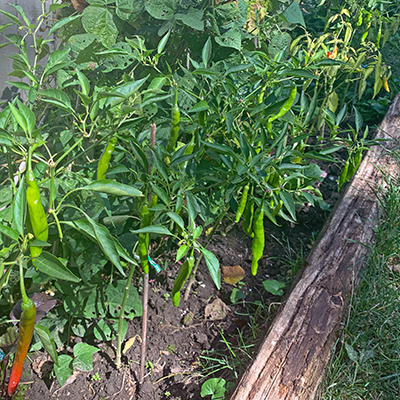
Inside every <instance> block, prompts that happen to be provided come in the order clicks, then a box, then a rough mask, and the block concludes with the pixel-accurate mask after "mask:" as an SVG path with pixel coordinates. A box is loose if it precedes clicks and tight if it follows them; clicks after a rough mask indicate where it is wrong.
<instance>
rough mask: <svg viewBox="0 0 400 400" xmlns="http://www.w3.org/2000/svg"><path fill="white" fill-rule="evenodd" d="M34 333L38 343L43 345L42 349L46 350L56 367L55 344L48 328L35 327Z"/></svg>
mask: <svg viewBox="0 0 400 400" xmlns="http://www.w3.org/2000/svg"><path fill="white" fill-rule="evenodd" d="M35 332H36V333H37V335H38V336H39V339H40V341H41V342H42V344H43V347H44V348H45V349H46V351H47V353H48V354H49V356H50V357H51V359H52V360H53V362H54V363H55V364H56V365H57V366H58V365H59V363H58V354H57V350H56V344H55V342H54V339H53V337H52V336H51V333H50V331H49V329H48V328H46V327H45V326H43V325H38V324H36V325H35Z"/></svg>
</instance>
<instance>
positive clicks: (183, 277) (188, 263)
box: [171, 249, 194, 307]
mask: <svg viewBox="0 0 400 400" xmlns="http://www.w3.org/2000/svg"><path fill="white" fill-rule="evenodd" d="M193 254H194V249H192V251H191V253H190V256H188V257H187V258H186V260H185V262H184V263H183V264H182V265H181V267H180V268H179V272H178V275H177V276H176V278H175V281H174V286H173V288H172V292H171V297H172V304H173V305H174V306H175V307H178V306H179V303H180V302H181V293H180V291H181V289H182V287H183V285H184V283H185V282H186V281H187V279H188V278H189V276H190V273H191V272H192V268H193V265H194V257H193Z"/></svg>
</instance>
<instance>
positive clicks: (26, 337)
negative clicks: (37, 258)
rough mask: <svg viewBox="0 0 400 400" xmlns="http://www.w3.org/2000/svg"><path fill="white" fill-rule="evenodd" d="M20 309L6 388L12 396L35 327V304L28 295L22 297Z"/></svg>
mask: <svg viewBox="0 0 400 400" xmlns="http://www.w3.org/2000/svg"><path fill="white" fill-rule="evenodd" d="M21 309H22V314H21V319H20V322H19V339H18V345H17V353H16V354H15V358H14V363H13V366H12V369H11V375H10V380H9V382H8V389H7V393H8V395H9V396H12V395H13V394H14V392H15V390H16V389H17V386H18V383H19V380H20V378H21V373H22V367H23V364H24V360H25V357H26V355H27V353H28V349H29V345H30V343H31V340H32V335H33V330H34V327H35V319H36V306H35V303H34V302H33V300H31V299H30V298H28V297H26V298H24V299H23V301H22V304H21Z"/></svg>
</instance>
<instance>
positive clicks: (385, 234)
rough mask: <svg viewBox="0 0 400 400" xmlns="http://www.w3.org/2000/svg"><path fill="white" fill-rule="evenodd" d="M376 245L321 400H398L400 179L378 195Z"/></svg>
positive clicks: (389, 178)
mask: <svg viewBox="0 0 400 400" xmlns="http://www.w3.org/2000/svg"><path fill="white" fill-rule="evenodd" d="M377 196H378V205H379V211H380V214H381V215H380V217H381V218H380V220H379V223H378V227H377V230H376V244H375V246H373V248H372V249H371V254H370V257H369V261H368V264H367V266H366V269H365V271H364V274H363V276H362V279H361V282H360V284H359V286H358V288H357V292H356V293H355V295H354V296H353V298H352V299H351V305H350V309H349V314H348V318H347V321H345V322H344V327H343V330H342V332H341V335H340V338H339V339H338V341H337V343H336V351H335V355H334V356H333V358H332V360H331V364H330V367H329V370H328V373H327V377H326V380H325V383H324V385H323V389H322V394H321V395H320V399H323V400H345V399H352V400H356V399H360V400H361V399H362V400H366V399H374V400H378V399H379V400H380V399H382V400H383V399H385V400H395V399H396V400H397V399H398V398H399V393H400V374H399V373H400V307H399V300H400V181H399V179H398V178H395V177H392V176H385V178H384V180H383V184H382V185H381V188H380V190H379V193H377Z"/></svg>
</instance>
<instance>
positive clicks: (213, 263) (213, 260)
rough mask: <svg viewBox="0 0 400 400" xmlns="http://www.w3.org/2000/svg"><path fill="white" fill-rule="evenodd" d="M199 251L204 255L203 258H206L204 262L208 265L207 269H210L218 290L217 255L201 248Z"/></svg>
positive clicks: (219, 287)
mask: <svg viewBox="0 0 400 400" xmlns="http://www.w3.org/2000/svg"><path fill="white" fill-rule="evenodd" d="M201 252H202V253H203V255H204V259H205V260H206V264H207V267H208V270H209V271H210V275H211V278H212V280H213V281H214V283H215V286H216V287H217V289H218V290H220V289H221V270H220V268H219V261H218V259H217V257H215V255H214V254H213V253H211V251H209V250H207V249H204V248H202V249H201Z"/></svg>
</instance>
